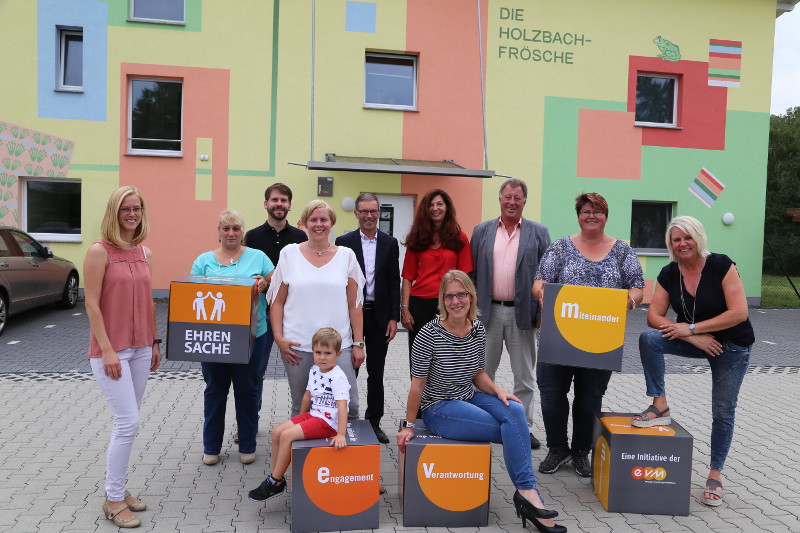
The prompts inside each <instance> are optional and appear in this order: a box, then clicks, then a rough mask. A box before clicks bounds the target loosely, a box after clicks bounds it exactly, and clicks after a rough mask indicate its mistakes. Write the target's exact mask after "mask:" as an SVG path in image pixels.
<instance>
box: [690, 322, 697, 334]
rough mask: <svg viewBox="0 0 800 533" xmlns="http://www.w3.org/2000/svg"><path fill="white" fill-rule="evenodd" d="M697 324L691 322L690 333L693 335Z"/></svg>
mask: <svg viewBox="0 0 800 533" xmlns="http://www.w3.org/2000/svg"><path fill="white" fill-rule="evenodd" d="M695 326H696V324H689V333H690V334H692V335H694V327H695Z"/></svg>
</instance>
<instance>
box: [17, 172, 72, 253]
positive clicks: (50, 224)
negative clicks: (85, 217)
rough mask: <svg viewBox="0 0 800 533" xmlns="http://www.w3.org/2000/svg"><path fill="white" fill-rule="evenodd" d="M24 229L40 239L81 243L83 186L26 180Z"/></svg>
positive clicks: (64, 182) (69, 182) (52, 181)
mask: <svg viewBox="0 0 800 533" xmlns="http://www.w3.org/2000/svg"><path fill="white" fill-rule="evenodd" d="M23 183H24V190H23V201H24V207H23V215H24V219H23V225H24V226H23V227H24V229H25V231H27V232H28V233H30V234H31V235H33V237H34V238H36V239H41V240H44V241H50V242H80V240H81V182H80V181H73V180H64V179H59V180H33V179H26V180H24V182H23Z"/></svg>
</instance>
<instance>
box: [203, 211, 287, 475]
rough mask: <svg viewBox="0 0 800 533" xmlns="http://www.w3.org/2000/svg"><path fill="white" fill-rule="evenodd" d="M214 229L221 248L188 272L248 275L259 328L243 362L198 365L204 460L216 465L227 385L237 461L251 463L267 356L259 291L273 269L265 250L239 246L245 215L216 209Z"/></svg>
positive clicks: (263, 307) (205, 255) (264, 305)
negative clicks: (202, 383)
mask: <svg viewBox="0 0 800 533" xmlns="http://www.w3.org/2000/svg"><path fill="white" fill-rule="evenodd" d="M217 232H218V233H219V242H220V246H219V248H216V249H214V250H211V251H210V252H205V253H203V254H200V256H198V258H197V259H195V261H194V264H193V265H192V272H191V273H192V275H195V276H215V277H217V276H221V277H236V278H252V279H253V280H254V283H255V284H256V285H257V286H258V292H259V295H258V327H257V329H256V339H255V342H253V346H252V349H251V351H250V362H249V363H247V364H246V365H244V364H233V363H200V367H201V369H202V371H203V380H204V381H205V382H206V389H205V392H204V393H203V415H204V419H203V464H206V465H214V464H217V462H219V454H220V451H221V450H222V440H223V437H224V434H225V407H226V405H227V403H228V391H229V390H230V388H231V384H233V399H234V404H235V405H236V424H237V427H238V430H239V433H238V435H239V460H240V461H241V462H242V463H244V464H250V463H252V462H253V461H255V460H256V432H257V431H258V417H259V411H260V410H261V393H262V392H263V389H264V379H263V376H264V371H265V370H266V368H267V362H268V359H269V354H268V353H265V352H266V350H265V346H266V342H267V300H266V298H265V297H264V295H263V293H264V292H265V291H266V290H267V287H268V286H269V279H270V277H271V274H272V271H273V270H274V268H275V267H274V266H273V265H272V261H270V260H269V257H267V254H265V253H264V252H262V251H261V250H257V249H255V248H249V247H247V246H245V245H244V244H242V239H243V238H244V218H243V217H242V215H241V214H239V213H238V212H237V211H233V210H227V211H223V212H222V213H220V215H219V222H218V224H217ZM212 296H213V295H212ZM209 298H211V297H209ZM212 316H213V311H212ZM234 442H235V439H234Z"/></svg>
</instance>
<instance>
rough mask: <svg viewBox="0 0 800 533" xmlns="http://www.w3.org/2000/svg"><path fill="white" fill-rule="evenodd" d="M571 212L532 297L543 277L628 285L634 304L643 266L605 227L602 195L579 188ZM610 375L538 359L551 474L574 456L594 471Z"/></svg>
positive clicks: (543, 467) (578, 465)
mask: <svg viewBox="0 0 800 533" xmlns="http://www.w3.org/2000/svg"><path fill="white" fill-rule="evenodd" d="M575 212H576V213H577V215H578V226H580V231H579V232H578V233H576V234H575V235H570V236H568V237H562V238H561V239H558V240H557V241H555V242H554V243H552V244H551V245H550V247H549V248H548V249H547V250H546V251H545V253H544V255H543V256H542V259H541V260H540V261H539V269H538V270H537V271H536V281H535V282H534V283H533V296H534V298H537V299H538V300H539V302H540V303H541V301H542V295H543V292H544V285H545V283H563V284H567V285H583V286H588V287H605V288H611V289H627V290H628V309H629V310H630V309H633V308H635V307H636V306H637V305H639V304H640V303H641V301H642V298H643V297H644V293H643V292H642V288H643V287H644V279H643V278H642V266H641V264H640V263H639V260H638V259H637V258H636V254H635V253H634V252H633V249H632V248H631V247H630V246H629V245H628V244H626V243H625V242H623V241H621V240H619V239H616V238H614V237H612V236H611V235H607V234H606V233H605V227H606V222H607V221H608V203H607V202H606V200H605V198H603V197H602V196H601V195H599V194H597V193H594V192H590V193H584V194H581V195H580V196H578V197H577V198H575ZM610 379H611V371H610V370H597V369H590V368H579V367H574V366H564V365H553V364H550V363H543V362H541V361H540V362H539V363H537V365H536V381H537V382H538V386H539V393H540V396H541V406H542V419H543V421H544V429H545V432H546V434H547V448H548V452H547V457H545V459H544V461H542V463H541V464H540V465H539V472H542V473H544V474H552V473H553V472H555V471H556V470H558V468H559V467H560V466H561V465H563V464H566V463H568V462H570V461H572V462H573V463H574V465H575V471H576V473H577V474H578V475H579V476H582V477H589V476H591V475H592V469H591V463H590V461H589V451H590V450H591V449H592V431H593V427H594V416H595V414H596V413H599V412H600V409H601V407H602V403H603V395H604V394H605V392H606V387H607V386H608V382H609V380H610ZM573 382H574V383H575V388H574V391H575V399H574V400H573V401H572V444H571V445H570V442H569V439H568V435H567V421H568V420H569V400H568V399H567V393H568V392H569V389H570V387H571V386H572V383H573Z"/></svg>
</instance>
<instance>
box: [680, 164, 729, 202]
mask: <svg viewBox="0 0 800 533" xmlns="http://www.w3.org/2000/svg"><path fill="white" fill-rule="evenodd" d="M724 189H725V184H724V183H722V182H721V181H719V180H718V179H717V177H716V176H714V174H712V173H711V171H709V170H708V169H707V168H703V169H702V170H701V171H700V173H699V174H698V175H697V177H696V178H695V179H694V181H693V182H692V184H691V185H689V192H691V193H692V194H694V195H695V196H697V199H698V200H700V201H701V202H703V203H704V204H705V205H706V207H711V206H712V205H714V202H716V201H717V198H719V195H720V194H722V191H723V190H724Z"/></svg>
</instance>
